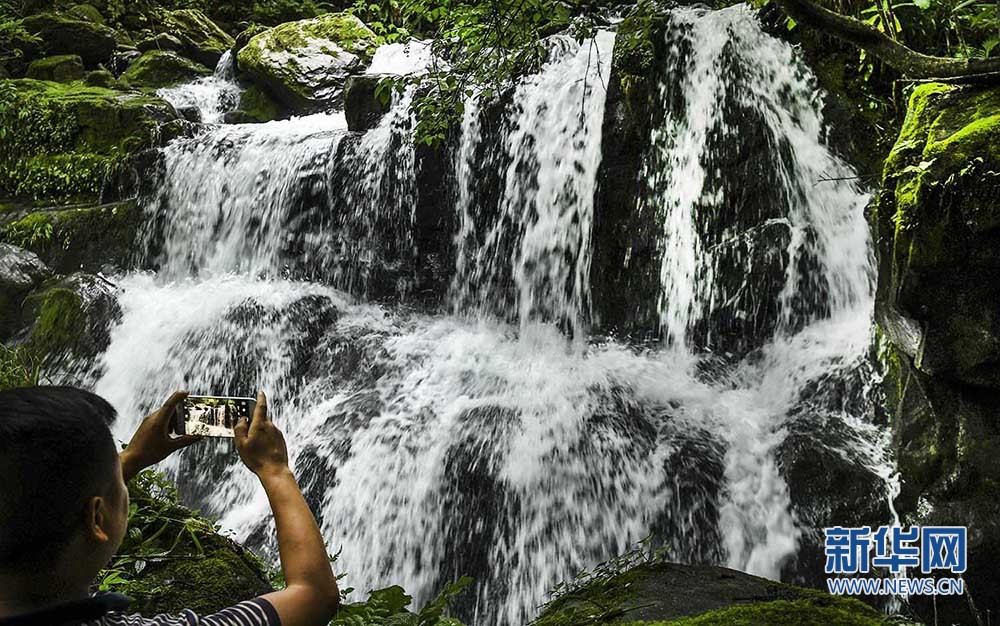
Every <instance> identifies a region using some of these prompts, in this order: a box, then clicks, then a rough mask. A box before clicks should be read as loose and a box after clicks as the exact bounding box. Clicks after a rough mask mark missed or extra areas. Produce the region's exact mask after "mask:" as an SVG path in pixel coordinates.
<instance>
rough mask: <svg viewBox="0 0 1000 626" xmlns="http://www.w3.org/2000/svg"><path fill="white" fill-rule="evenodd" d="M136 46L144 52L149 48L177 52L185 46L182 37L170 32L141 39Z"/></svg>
mask: <svg viewBox="0 0 1000 626" xmlns="http://www.w3.org/2000/svg"><path fill="white" fill-rule="evenodd" d="M135 47H136V48H137V49H139V50H140V51H142V52H147V51H149V50H166V51H169V52H176V51H178V50H180V49H182V48H183V47H184V44H183V43H182V42H181V40H180V39H178V38H177V37H174V36H173V35H171V34H170V33H159V34H157V35H154V36H152V37H147V38H146V39H142V40H140V41H139V42H138V43H137V44H136V45H135Z"/></svg>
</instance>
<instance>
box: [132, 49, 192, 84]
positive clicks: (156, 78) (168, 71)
mask: <svg viewBox="0 0 1000 626" xmlns="http://www.w3.org/2000/svg"><path fill="white" fill-rule="evenodd" d="M211 73H212V71H211V70H210V69H208V68H207V67H205V66H204V65H201V64H200V63H195V62H194V61H191V60H189V59H185V58H184V57H182V56H179V55H177V54H174V53H173V52H167V51H164V50H150V51H148V52H144V53H143V55H142V56H141V57H139V58H138V59H136V60H135V61H133V62H132V64H131V65H129V67H128V69H127V70H125V73H124V74H122V78H123V79H125V80H126V81H127V82H128V83H129V84H130V85H132V86H133V87H139V88H142V89H149V90H155V89H159V88H161V87H170V86H171V85H176V84H177V83H183V82H188V81H191V80H194V79H196V78H199V77H201V76H208V75H210V74H211Z"/></svg>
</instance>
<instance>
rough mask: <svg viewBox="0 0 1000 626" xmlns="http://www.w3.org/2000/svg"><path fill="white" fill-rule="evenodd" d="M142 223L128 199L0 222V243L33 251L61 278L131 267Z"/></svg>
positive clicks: (140, 216)
mask: <svg viewBox="0 0 1000 626" xmlns="http://www.w3.org/2000/svg"><path fill="white" fill-rule="evenodd" d="M8 217H11V215H10V214H8ZM141 225H142V209H141V208H139V206H138V205H137V203H136V201H135V200H131V199H130V200H123V201H121V202H111V203H107V204H99V205H94V206H79V207H68V208H52V209H49V210H41V211H34V212H31V213H27V214H25V215H21V216H16V217H14V218H13V219H10V221H7V222H6V223H5V221H4V219H2V218H0V241H4V242H6V243H9V244H12V245H15V246H18V247H20V248H25V249H26V250H30V251H32V252H34V253H35V254H37V255H38V256H39V257H40V258H41V259H42V260H43V261H44V262H45V264H46V265H48V266H49V267H51V268H52V269H53V270H55V271H56V272H59V273H63V274H69V273H72V272H75V271H79V270H84V271H90V272H95V271H99V270H103V269H107V268H109V267H110V268H118V269H122V268H127V267H129V266H130V263H131V261H132V256H133V251H134V244H135V243H136V240H137V237H138V230H139V228H140V226H141Z"/></svg>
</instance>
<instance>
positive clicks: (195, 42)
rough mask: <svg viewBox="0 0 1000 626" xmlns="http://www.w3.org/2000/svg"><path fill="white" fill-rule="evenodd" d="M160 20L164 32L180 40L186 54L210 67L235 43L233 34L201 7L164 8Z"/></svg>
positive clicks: (159, 15)
mask: <svg viewBox="0 0 1000 626" xmlns="http://www.w3.org/2000/svg"><path fill="white" fill-rule="evenodd" d="M156 21H157V23H158V25H159V28H160V32H164V33H170V34H171V35H173V36H175V37H177V39H179V40H180V42H181V43H182V44H183V48H182V52H183V54H184V55H185V56H187V57H188V58H191V59H194V60H195V61H197V62H198V63H201V64H202V65H205V66H208V67H210V68H214V67H215V66H216V64H218V62H219V59H220V58H222V55H223V54H225V52H226V51H227V50H229V49H230V48H231V47H232V46H233V38H232V37H231V36H230V35H229V34H228V33H226V31H224V30H222V29H221V28H219V26H218V25H217V24H216V23H215V22H213V21H212V20H210V19H209V18H208V16H207V15H205V14H204V13H202V12H201V11H199V10H197V9H180V10H177V11H161V12H159V13H157V14H156Z"/></svg>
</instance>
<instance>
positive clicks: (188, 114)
mask: <svg viewBox="0 0 1000 626" xmlns="http://www.w3.org/2000/svg"><path fill="white" fill-rule="evenodd" d="M177 114H178V115H180V116H181V117H183V118H184V119H185V120H187V121H189V122H193V123H195V124H200V123H201V109H199V108H198V107H196V106H194V105H191V106H185V107H179V108H178V109H177Z"/></svg>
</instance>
